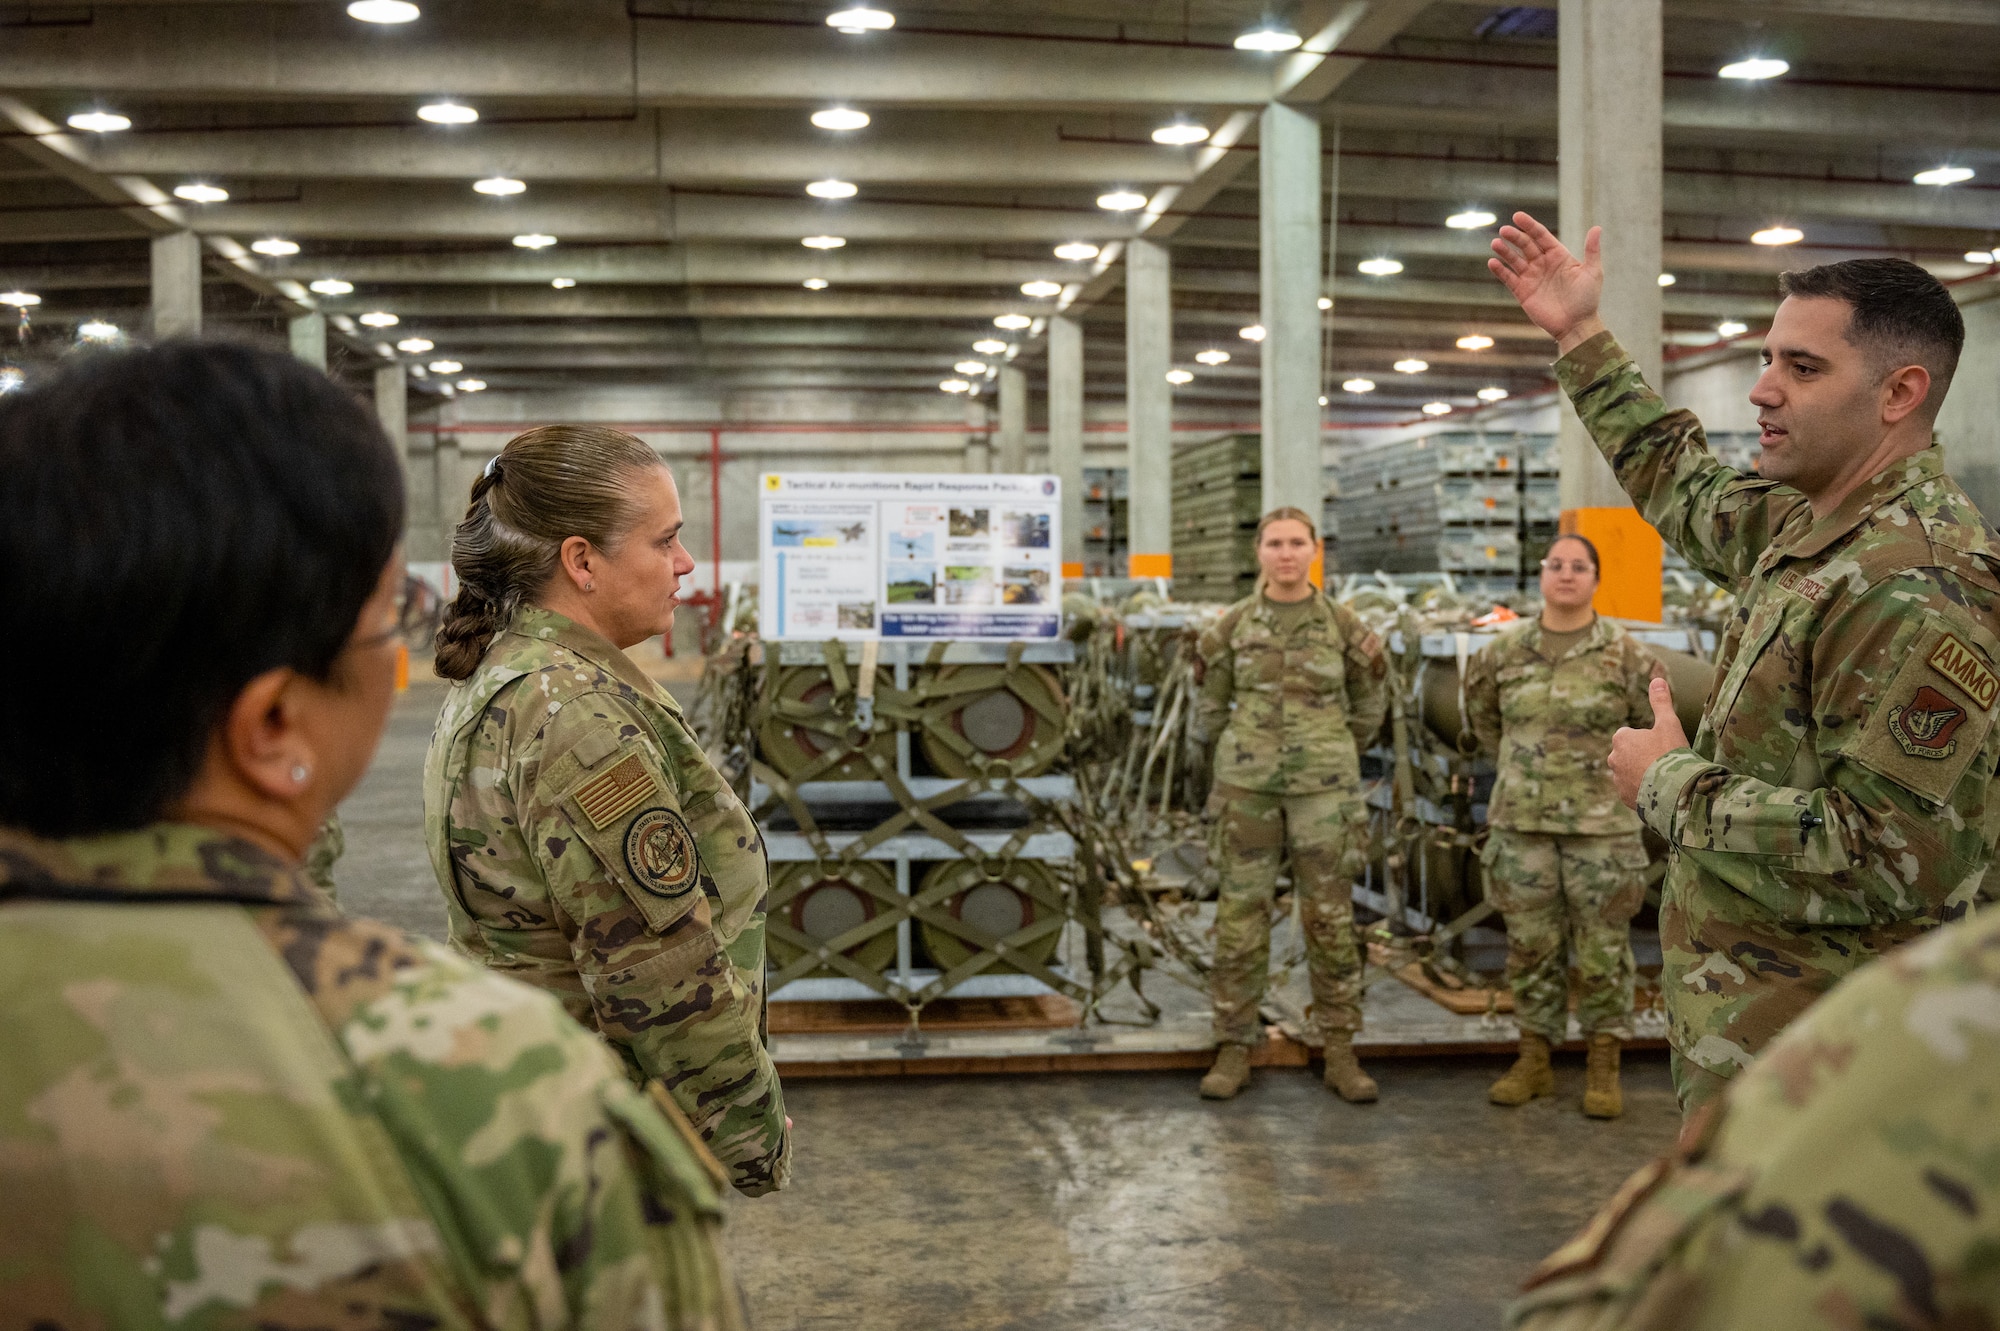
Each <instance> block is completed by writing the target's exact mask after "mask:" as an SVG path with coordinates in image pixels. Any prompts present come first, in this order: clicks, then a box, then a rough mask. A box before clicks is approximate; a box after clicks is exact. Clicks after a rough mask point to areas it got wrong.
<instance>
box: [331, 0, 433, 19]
mask: <svg viewBox="0 0 2000 1331" xmlns="http://www.w3.org/2000/svg"><path fill="white" fill-rule="evenodd" d="M421 12H422V11H421V10H419V9H418V8H417V7H416V6H415V5H413V4H411V3H410V2H409V0H354V3H353V4H351V5H349V6H348V7H347V17H349V18H357V19H360V20H361V21H362V22H363V23H411V22H414V21H415V20H416V18H417V15H418V14H419V13H421Z"/></svg>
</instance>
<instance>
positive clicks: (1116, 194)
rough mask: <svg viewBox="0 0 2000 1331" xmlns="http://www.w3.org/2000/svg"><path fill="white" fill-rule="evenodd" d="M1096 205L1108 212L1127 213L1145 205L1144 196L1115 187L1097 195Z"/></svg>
mask: <svg viewBox="0 0 2000 1331" xmlns="http://www.w3.org/2000/svg"><path fill="white" fill-rule="evenodd" d="M1097 206H1098V207H1100V208H1102V209H1104V210H1105V211H1106V212H1109V213H1129V212H1131V211H1132V210H1134V209H1135V208H1144V207H1145V206H1146V196H1145V195H1143V194H1138V193H1134V192H1133V191H1132V190H1129V189H1115V190H1112V191H1111V192H1110V193H1109V194H1100V195H1098V196H1097Z"/></svg>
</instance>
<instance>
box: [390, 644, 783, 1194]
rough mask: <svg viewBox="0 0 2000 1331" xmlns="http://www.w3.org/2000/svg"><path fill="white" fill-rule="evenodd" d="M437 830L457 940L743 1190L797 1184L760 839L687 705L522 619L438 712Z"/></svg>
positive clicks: (441, 874)
mask: <svg viewBox="0 0 2000 1331" xmlns="http://www.w3.org/2000/svg"><path fill="white" fill-rule="evenodd" d="M424 827H425V836H426V840H427V841H428V842H429V845H430V855H431V867H432V869H433V870H434V871H435V872H436V874H437V879H438V883H439V885H440V886H441V887H442V889H443V891H444V896H445V905H446V910H447V913H448V915H449V917H450V924H451V940H452V942H453V943H454V944H455V945H457V946H458V947H459V948H461V949H463V950H464V951H465V952H467V953H468V954H469V955H471V956H474V957H477V958H478V959H479V960H481V961H483V962H485V963H486V964H487V965H489V966H491V967H493V968H494V969H496V970H500V971H503V972H505V973H507V974H509V975H512V976H514V977H515V978H517V979H522V980H526V981H528V982H529V983H531V984H536V985H540V986H541V987H542V988H544V989H547V990H549V991H551V992H552V993H554V994H555V995H556V996H557V997H558V998H560V999H562V1001H563V1005H564V1006H565V1007H567V1008H568V1009H569V1011H570V1015H572V1016H574V1017H575V1018H576V1019H577V1020H578V1021H581V1022H582V1023H583V1024H584V1025H586V1026H589V1027H590V1028H592V1029H593V1030H596V1031H598V1032H600V1033H601V1034H603V1036H604V1037H605V1038H606V1039H607V1040H609V1041H610V1042H611V1045H612V1047H613V1048H614V1049H616V1050H617V1051H618V1052H619V1054H620V1055H621V1056H622V1057H623V1058H624V1059H625V1061H626V1065H627V1067H628V1069H629V1070H630V1072H631V1073H632V1076H633V1078H634V1079H635V1080H637V1081H645V1080H646V1079H648V1078H653V1077H657V1078H659V1079H660V1080H661V1081H662V1082H664V1083H665V1085H666V1088H667V1091H668V1093H669V1094H671V1095H672V1096H673V1098H674V1100H675V1102H676V1103H678V1104H679V1105H680V1107H681V1109H682V1110H683V1111H684V1112H685V1113H686V1114H687V1116H688V1118H689V1119H691V1120H692V1121H693V1122H694V1124H695V1126H696V1127H697V1128H699V1129H700V1130H701V1134H702V1136H703V1137H704V1138H706V1139H707V1141H708V1144H709V1146H710V1148H711V1149H713V1150H714V1152H715V1154H716V1155H717V1156H718V1157H719V1158H720V1159H721V1160H722V1162H723V1163H724V1164H725V1165H727V1166H728V1167H729V1170H730V1176H731V1179H732V1181H733V1182H734V1183H735V1185H736V1187H737V1189H738V1190H739V1191H741V1192H744V1193H747V1194H750V1195H753V1196H754V1195H756V1194H759V1193H764V1192H770V1191H773V1190H774V1189H777V1188H780V1187H782V1186H784V1183H785V1180H786V1178H787V1176H788V1174H789V1172H790V1164H791V1155H790V1140H789V1137H788V1134H787V1133H786V1131H785V1101H784V1093H783V1091H782V1090H781V1088H780V1087H779V1085H778V1074H777V1069H776V1068H775V1067H774V1066H773V1065H772V1062H771V1056H770V1053H769V1052H768V1050H767V1049H766V1048H765V1043H764V1035H763V1020H764V897H765V894H766V892H767V891H768V890H769V875H768V872H767V868H766V865H765V862H764V843H763V839H762V838H761V837H760V836H758V834H757V825H756V823H755V822H753V821H752V820H751V818H750V813H749V811H748V810H747V809H745V808H744V807H743V803H742V801H740V800H738V799H737V798H736V796H735V794H734V793H733V792H732V791H731V790H730V789H729V787H728V785H727V784H726V783H725V782H724V781H723V779H722V777H721V776H720V775H719V774H718V773H717V772H716V770H715V769H714V768H713V767H712V766H710V765H709V762H708V760H707V758H705V757H704V756H703V755H702V751H701V745H700V743H699V742H697V741H696V739H695V737H694V732H693V731H692V730H690V729H689V728H688V724H687V722H686V721H685V720H683V719H682V717H681V711H680V707H679V705H678V704H676V703H675V702H674V700H673V698H672V697H671V696H670V695H669V694H668V693H667V691H666V690H665V689H663V688H661V687H660V686H659V685H658V684H656V683H654V682H653V681H652V680H651V679H648V678H647V677H646V675H645V674H644V672H642V671H641V670H640V669H639V668H638V667H637V666H635V665H634V664H632V662H631V660H630V659H628V658H627V657H626V656H625V654H624V653H623V652H621V651H619V650H618V649H617V648H616V647H613V646H612V645H611V644H610V643H609V642H606V641H605V640H604V639H603V638H601V637H599V636H598V635H597V634H595V633H593V632H591V631H590V630H588V629H585V628H583V627H581V626H580V625H578V624H575V623H573V622H571V621H570V620H568V619H565V618H564V617H563V616H561V615H557V614H553V613H550V612H549V611H546V610H537V609H533V608H527V609H523V610H522V611H520V613H519V614H518V615H516V617H515V619H514V622H513V624H512V625H510V626H509V628H508V629H507V630H506V631H505V632H503V633H501V634H500V635H499V636H498V637H496V638H495V639H494V640H493V645H492V646H491V647H489V648H488V649H487V652H486V656H485V659H483V660H482V661H481V662H480V665H479V669H478V670H476V671H475V672H474V673H473V675H472V677H471V678H470V679H467V680H464V681H462V682H461V683H459V684H457V685H455V686H454V687H453V688H452V690H451V692H450V694H449V695H448V696H447V697H446V699H445V704H444V709H443V711H442V712H441V713H440V714H439V716H438V722H437V729H436V731H435V732H434V733H433V735H432V737H431V747H430V753H429V755H428V757H427V758H426V759H425V762H424Z"/></svg>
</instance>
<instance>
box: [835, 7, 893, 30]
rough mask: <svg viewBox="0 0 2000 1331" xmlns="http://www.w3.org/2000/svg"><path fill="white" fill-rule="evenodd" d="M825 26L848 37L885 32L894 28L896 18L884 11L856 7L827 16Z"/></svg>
mask: <svg viewBox="0 0 2000 1331" xmlns="http://www.w3.org/2000/svg"><path fill="white" fill-rule="evenodd" d="M826 26H827V27H829V28H832V29H834V30H835V31H838V32H844V33H846V34H848V35H849V36H856V35H859V34H861V33H864V32H886V31H888V30H889V29H890V28H893V27H895V26H896V16H895V15H894V14H891V13H890V12H889V11H888V10H886V9H870V8H869V7H868V6H867V5H856V6H854V8H852V9H842V10H838V11H836V12H835V13H832V14H828V15H827V16H826Z"/></svg>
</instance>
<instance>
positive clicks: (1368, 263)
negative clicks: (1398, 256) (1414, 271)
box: [1354, 259, 1403, 277]
mask: <svg viewBox="0 0 2000 1331" xmlns="http://www.w3.org/2000/svg"><path fill="white" fill-rule="evenodd" d="M1354 267H1355V269H1356V270H1357V271H1359V272H1363V273H1366V274H1368V276H1370V277H1393V276H1395V275H1396V274H1397V273H1400V272H1402V271H1403V265H1402V264H1401V263H1400V262H1398V261H1397V260H1395V259H1363V260H1362V261H1361V262H1360V263H1357V264H1355V265H1354Z"/></svg>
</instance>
